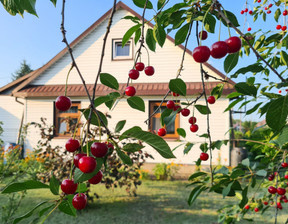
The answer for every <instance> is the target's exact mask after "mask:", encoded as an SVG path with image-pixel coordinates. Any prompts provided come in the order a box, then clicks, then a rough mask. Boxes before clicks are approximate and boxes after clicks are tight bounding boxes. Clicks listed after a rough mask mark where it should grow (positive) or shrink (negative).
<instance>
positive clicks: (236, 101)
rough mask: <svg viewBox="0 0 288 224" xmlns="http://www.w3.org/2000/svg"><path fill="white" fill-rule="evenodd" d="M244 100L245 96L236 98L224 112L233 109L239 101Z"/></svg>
mask: <svg viewBox="0 0 288 224" xmlns="http://www.w3.org/2000/svg"><path fill="white" fill-rule="evenodd" d="M242 100H244V98H240V99H237V100H234V101H233V102H232V103H230V104H229V106H228V107H227V108H226V109H225V110H224V112H226V111H229V110H231V109H232V108H233V107H234V106H235V105H236V104H237V103H239V102H241V101H242Z"/></svg>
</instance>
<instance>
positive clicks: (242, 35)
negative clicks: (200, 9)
mask: <svg viewBox="0 0 288 224" xmlns="http://www.w3.org/2000/svg"><path fill="white" fill-rule="evenodd" d="M213 4H214V5H215V8H216V9H217V11H218V15H219V16H220V17H221V18H223V19H224V20H225V22H226V23H227V24H228V25H229V26H231V27H232V28H233V29H234V30H235V31H236V32H237V33H238V34H239V35H240V36H241V37H242V38H243V39H244V40H245V41H246V43H247V44H248V45H249V47H250V48H251V49H252V51H253V52H254V54H255V55H256V57H257V59H261V60H262V61H263V62H264V63H265V64H266V65H267V66H268V67H269V68H270V69H271V71H273V72H274V73H275V74H276V75H277V76H278V78H279V79H280V80H281V81H282V82H284V83H286V82H287V81H286V80H285V79H284V78H283V77H282V76H281V75H280V74H279V73H278V72H277V71H276V70H275V69H274V68H273V67H272V66H271V65H270V64H269V63H268V62H267V61H266V60H265V59H264V58H263V57H262V56H261V55H260V54H259V53H258V52H257V51H256V49H255V48H253V46H252V45H251V44H250V42H249V40H248V38H247V37H246V35H245V34H244V33H242V32H241V31H240V30H239V29H238V28H237V27H236V26H234V24H233V23H232V22H231V21H230V20H229V19H228V18H227V17H226V16H225V14H224V13H223V12H222V10H221V8H220V7H221V5H220V4H219V3H218V1H217V0H213Z"/></svg>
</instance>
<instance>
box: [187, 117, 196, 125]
mask: <svg viewBox="0 0 288 224" xmlns="http://www.w3.org/2000/svg"><path fill="white" fill-rule="evenodd" d="M196 121H197V119H196V117H190V118H189V120H188V122H189V123H190V124H195V123H196Z"/></svg>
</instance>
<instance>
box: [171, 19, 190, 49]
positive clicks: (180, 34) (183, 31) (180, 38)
mask: <svg viewBox="0 0 288 224" xmlns="http://www.w3.org/2000/svg"><path fill="white" fill-rule="evenodd" d="M189 27H190V24H189V23H187V24H185V25H184V26H182V27H181V28H180V29H179V30H178V31H177V33H176V34H175V45H179V44H182V43H183V42H184V41H185V40H186V37H187V35H188V31H189Z"/></svg>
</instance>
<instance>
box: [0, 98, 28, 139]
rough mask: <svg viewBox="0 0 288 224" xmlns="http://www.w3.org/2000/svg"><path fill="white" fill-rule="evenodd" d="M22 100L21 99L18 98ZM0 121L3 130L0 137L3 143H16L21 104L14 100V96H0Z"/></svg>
mask: <svg viewBox="0 0 288 224" xmlns="http://www.w3.org/2000/svg"><path fill="white" fill-rule="evenodd" d="M18 100H19V101H22V102H23V100H22V99H18ZM0 101H1V104H0V121H2V122H3V126H2V127H3V129H4V132H3V134H2V136H0V138H1V139H2V140H3V141H4V142H5V143H8V142H9V143H16V141H17V136H18V130H19V127H20V122H21V118H22V113H23V105H21V104H20V103H17V102H16V101H15V97H12V96H8V95H1V96H0Z"/></svg>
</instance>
